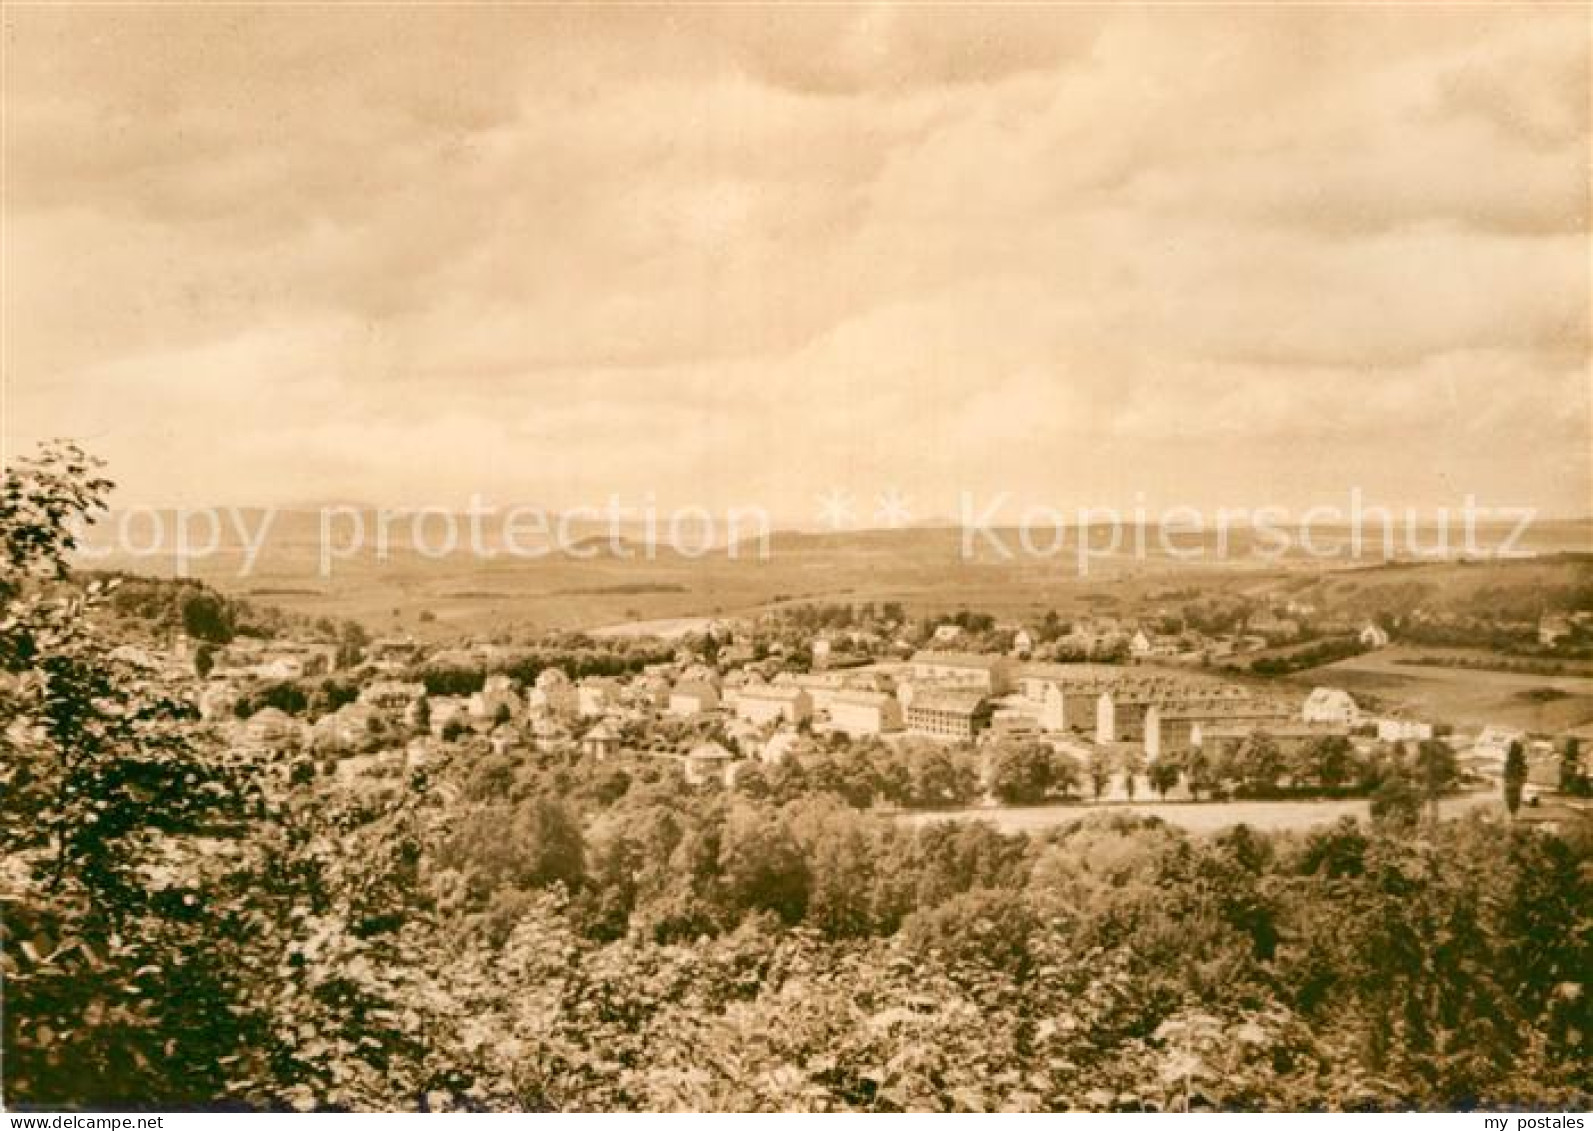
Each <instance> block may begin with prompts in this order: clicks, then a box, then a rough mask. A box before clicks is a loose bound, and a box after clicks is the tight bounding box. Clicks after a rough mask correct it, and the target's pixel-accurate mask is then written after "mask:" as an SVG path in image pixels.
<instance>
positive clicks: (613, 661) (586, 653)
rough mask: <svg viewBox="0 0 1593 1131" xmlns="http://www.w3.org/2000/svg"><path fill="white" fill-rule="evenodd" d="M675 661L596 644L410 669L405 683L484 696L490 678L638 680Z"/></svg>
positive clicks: (666, 652)
mask: <svg viewBox="0 0 1593 1131" xmlns="http://www.w3.org/2000/svg"><path fill="white" fill-rule="evenodd" d="M674 656H675V653H674V649H673V648H672V647H670V646H668V645H665V644H659V643H656V642H647V641H617V642H615V643H614V644H613V645H611V646H606V647H605V646H598V645H595V644H593V645H587V646H581V645H572V646H570V647H562V648H532V649H523V650H519V651H517V652H516V654H515V655H514V656H513V657H511V658H508V659H502V660H493V661H483V662H481V663H475V664H459V663H434V662H428V663H423V664H419V665H417V666H416V667H414V668H413V669H411V670H410V672H409V673H408V675H407V676H406V677H405V678H407V679H410V680H413V681H415V682H417V683H422V684H425V686H426V693H427V694H428V695H473V694H474V693H475V692H477V691H480V690H481V688H482V686H483V685H484V684H485V683H486V679H487V677H488V676H489V675H507V676H509V677H511V678H512V679H515V680H518V681H519V682H520V683H522V684H524V685H525V686H528V687H529V686H530V685H531V684H533V683H535V682H536V679H537V676H539V675H541V674H542V673H543V672H545V671H549V670H555V669H556V670H558V671H561V672H563V673H564V674H565V675H566V676H568V677H569V678H570V679H571V680H581V679H586V678H589V677H593V676H605V677H611V678H618V677H623V676H632V675H635V674H636V673H638V672H640V671H642V669H644V668H646V667H647V666H648V665H650V664H661V663H667V662H668V661H670V660H672V659H674Z"/></svg>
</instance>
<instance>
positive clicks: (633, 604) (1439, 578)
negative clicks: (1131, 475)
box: [85, 512, 1593, 640]
mask: <svg viewBox="0 0 1593 1131" xmlns="http://www.w3.org/2000/svg"><path fill="white" fill-rule="evenodd" d="M239 521H240V524H241V525H242V526H243V527H244V528H245V529H247V530H252V531H256V532H259V531H262V530H266V531H267V536H264V537H261V538H260V539H259V543H258V544H259V545H260V547H261V548H260V552H259V554H258V556H257V557H256V558H255V560H253V561H252V562H250V563H247V568H246V554H245V552H244V551H243V549H242V548H241V545H242V544H243V542H242V540H241V539H240V536H239V535H238V534H237V533H235V532H232V531H227V532H225V537H224V538H223V540H222V542H221V544H220V546H219V547H218V548H217V549H216V550H215V551H214V552H211V553H208V554H206V555H202V556H196V557H194V558H193V559H192V560H191V562H190V573H191V575H192V576H195V577H197V578H199V579H201V580H203V581H206V582H208V583H210V584H212V585H215V586H216V587H217V588H219V589H221V590H223V591H224V592H227V593H228V594H230V595H234V596H240V597H244V598H248V599H251V600H258V601H261V602H264V603H268V604H274V605H278V606H281V607H283V608H285V609H288V610H290V611H294V612H299V613H304V614H307V615H310V616H331V617H351V618H354V619H357V620H361V621H363V622H365V623H366V624H367V625H369V626H370V627H372V628H373V629H376V630H378V631H385V630H388V629H393V628H401V629H402V630H404V631H406V632H410V633H413V634H415V635H416V636H419V637H422V638H429V639H434V640H445V639H454V638H458V637H460V636H464V635H498V634H502V633H505V632H517V633H525V634H531V633H536V632H541V631H547V630H551V629H593V628H598V627H605V626H618V625H625V624H629V623H632V622H637V621H651V620H666V621H674V620H677V619H680V618H694V617H715V616H734V615H745V614H750V613H755V612H758V611H760V610H763V609H767V608H769V607H771V606H775V605H779V604H784V603H791V602H807V601H846V602H863V601H880V602H883V601H899V602H901V603H902V604H903V605H904V606H905V607H906V608H907V609H908V611H909V612H911V613H915V614H922V613H933V612H949V611H954V610H955V609H957V608H959V607H968V608H973V609H978V610H980V611H984V612H989V613H992V614H994V615H995V616H997V617H999V618H1004V619H1007V618H1010V619H1024V618H1037V617H1039V616H1042V615H1043V614H1044V613H1045V612H1046V611H1047V610H1049V609H1055V610H1057V612H1058V613H1059V614H1061V615H1062V616H1063V617H1069V616H1076V615H1080V614H1083V613H1086V612H1094V613H1104V614H1123V615H1140V614H1143V613H1150V612H1155V611H1156V610H1158V609H1177V608H1178V607H1179V606H1180V605H1181V604H1182V603H1184V602H1186V601H1188V600H1191V599H1195V598H1202V597H1222V596H1243V597H1246V598H1252V599H1267V600H1278V601H1286V600H1300V601H1308V602H1311V603H1313V604H1315V605H1316V606H1317V607H1318V608H1319V609H1322V610H1324V611H1327V610H1332V611H1334V612H1336V613H1338V614H1340V615H1344V616H1349V617H1361V616H1366V615H1371V614H1372V613H1374V612H1376V611H1379V610H1383V609H1389V608H1393V609H1400V610H1405V609H1409V608H1410V607H1412V606H1413V605H1414V604H1415V603H1417V602H1421V603H1424V604H1427V605H1430V606H1432V607H1434V608H1438V609H1442V608H1445V607H1469V606H1471V605H1475V604H1476V603H1478V602H1483V601H1485V602H1489V603H1491V604H1497V603H1499V602H1501V601H1506V600H1508V601H1513V602H1521V601H1528V600H1533V599H1535V598H1534V595H1536V594H1541V593H1543V592H1545V591H1547V590H1549V589H1553V588H1556V587H1558V588H1559V589H1561V590H1562V591H1563V590H1564V589H1566V588H1567V587H1572V586H1582V587H1586V588H1589V589H1590V590H1593V558H1589V557H1588V556H1586V555H1585V554H1584V555H1583V556H1580V557H1578V556H1570V552H1572V551H1581V550H1586V549H1587V548H1588V547H1589V546H1590V545H1593V536H1590V532H1589V528H1588V525H1587V524H1585V523H1575V524H1564V525H1559V526H1556V525H1548V526H1545V527H1544V528H1543V529H1542V530H1541V531H1538V532H1534V533H1535V536H1536V537H1537V538H1538V541H1536V542H1534V543H1533V544H1532V548H1533V550H1534V551H1535V552H1537V553H1539V554H1542V555H1547V556H1544V557H1539V558H1534V559H1520V560H1512V561H1494V562H1476V563H1461V562H1456V561H1440V562H1425V563H1414V564H1412V563H1397V564H1387V565H1355V564H1352V563H1350V562H1348V561H1345V560H1328V561H1321V560H1314V559H1310V558H1305V557H1301V556H1285V557H1281V558H1277V559H1275V560H1273V559H1268V558H1264V557H1258V556H1255V555H1252V554H1249V553H1246V552H1244V546H1243V545H1242V544H1239V543H1237V542H1236V543H1235V544H1234V545H1233V546H1232V547H1231V552H1230V553H1229V554H1228V555H1227V556H1219V555H1217V554H1215V553H1212V554H1208V555H1206V556H1203V557H1198V558H1180V557H1172V556H1168V555H1167V554H1165V553H1160V552H1158V551H1157V550H1156V545H1155V539H1154V537H1153V538H1151V539H1150V540H1149V545H1148V547H1147V549H1146V552H1145V554H1143V555H1141V554H1139V553H1138V552H1136V551H1135V550H1134V548H1133V545H1132V542H1129V541H1125V543H1124V545H1123V547H1122V548H1121V549H1120V550H1119V551H1118V552H1116V553H1113V554H1110V555H1103V556H1094V557H1091V558H1090V560H1089V562H1088V566H1087V570H1085V571H1081V569H1080V565H1079V560H1078V557H1077V555H1076V553H1075V551H1074V545H1075V541H1074V538H1073V537H1072V536H1071V535H1070V538H1069V545H1068V546H1067V547H1066V548H1064V549H1063V551H1062V552H1060V553H1058V554H1057V555H1056V556H1054V557H1045V558H1042V557H1031V556H1025V555H1022V554H1018V555H1015V556H1012V557H1002V556H1000V555H998V554H994V553H989V552H982V553H976V554H975V555H974V556H972V557H965V556H964V554H963V552H962V551H963V539H962V535H961V532H960V531H958V530H956V529H945V528H920V529H909V530H893V531H860V532H852V533H845V534H805V533H789V532H776V533H775V534H773V535H772V537H771V538H770V539H769V542H768V545H767V547H766V552H764V553H760V550H759V548H758V547H756V546H742V547H740V548H739V550H738V551H737V552H735V553H732V552H731V551H729V550H726V549H723V548H720V549H715V550H711V551H709V552H706V553H704V554H702V555H700V556H695V557H693V556H687V555H682V554H677V553H674V552H672V551H669V550H657V551H656V552H655V553H654V554H653V555H652V556H649V555H648V554H646V553H645V552H643V551H642V549H641V547H640V546H639V545H638V544H636V543H634V542H623V541H622V543H621V545H620V547H619V549H620V552H621V554H628V555H629V556H617V555H616V554H615V553H614V552H613V550H612V549H611V547H610V546H609V545H608V540H607V539H606V538H602V539H599V538H597V537H596V535H594V536H593V538H592V539H589V540H588V541H589V543H590V544H586V545H582V546H581V547H579V548H578V551H577V553H551V552H550V553H546V554H544V555H543V556H539V557H526V556H509V555H505V554H503V553H501V552H499V551H498V548H497V547H495V546H493V545H491V544H489V545H488V546H487V549H488V551H489V554H490V556H488V555H479V554H476V553H473V552H470V551H469V549H468V548H466V549H462V550H459V551H458V552H453V553H449V554H444V555H436V556H428V555H427V554H426V553H423V552H421V551H420V550H419V549H417V548H416V547H415V546H413V545H411V544H409V543H408V542H406V541H405V540H403V539H396V540H395V541H394V543H393V544H392V545H391V546H390V547H389V548H388V551H387V553H386V554H385V555H379V554H377V553H376V552H375V550H374V548H373V547H369V546H366V547H364V548H363V549H361V550H360V551H359V552H357V553H356V552H350V553H348V554H347V556H332V557H331V558H329V559H323V555H322V543H323V538H322V533H323V532H322V530H321V529H320V524H319V522H318V521H317V520H316V518H315V516H314V515H313V514H309V513H307V512H282V513H281V514H279V515H277V516H276V517H275V519H274V520H273V521H272V522H271V523H270V524H269V527H268V528H267V527H266V525H265V519H264V517H263V516H262V515H259V514H253V515H246V516H244V517H243V518H241V519H240V520H239ZM168 525H169V524H168ZM995 534H996V536H997V537H998V538H1001V539H1003V540H1004V541H1006V542H1008V543H1015V542H1016V535H1015V534H1014V532H1012V531H996V532H995ZM1092 542H1093V543H1099V544H1102V545H1104V544H1105V538H1104V536H1102V537H1099V538H1095V539H1093V540H1092ZM981 545H982V544H981ZM1213 549H1214V548H1213ZM85 564H92V565H93V566H94V567H97V568H120V569H127V570H130V571H133V572H137V573H148V574H158V575H170V574H172V573H173V572H174V565H175V563H174V560H173V559H172V558H171V557H170V556H169V555H168V556H164V557H162V556H158V555H151V556H129V555H125V554H124V555H111V556H109V557H96V558H95V559H94V560H93V561H92V562H91V563H85ZM423 614H425V615H424V616H423ZM631 631H633V632H634V631H636V630H635V629H632V630H631Z"/></svg>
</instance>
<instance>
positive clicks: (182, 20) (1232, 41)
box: [3, 6, 1593, 520]
mask: <svg viewBox="0 0 1593 1131" xmlns="http://www.w3.org/2000/svg"><path fill="white" fill-rule="evenodd" d="M3 19H4V36H5V64H6V66H5V90H4V116H5V162H6V164H5V186H4V187H5V205H4V207H5V249H4V269H5V293H4V317H5V339H4V342H5V344H4V353H5V356H4V369H5V380H6V402H5V421H4V430H5V440H6V444H7V448H8V451H9V450H15V449H16V448H18V447H19V446H22V445H27V444H31V443H32V442H33V441H34V440H36V439H37V438H39V437H41V436H49V435H70V436H75V437H79V438H81V439H82V440H83V441H85V442H86V443H87V444H88V445H89V446H90V447H91V448H93V449H94V450H96V451H98V452H99V453H101V454H103V455H104V456H106V457H107V458H108V459H109V460H110V461H111V462H112V470H113V474H114V476H115V478H117V479H118V480H119V481H120V483H121V484H122V489H121V496H120V501H121V502H122V503H124V504H130V503H158V504H185V505H188V504H200V503H210V502H221V503H261V504H280V503H304V502H312V501H314V502H323V501H332V500H353V501H360V502H367V503H377V504H394V505H421V504H432V503H443V504H450V503H454V502H458V501H461V500H463V499H465V498H466V497H468V496H469V495H470V494H472V493H479V494H481V495H483V496H485V497H486V498H488V499H490V500H494V501H515V502H528V501H530V502H539V503H543V504H545V505H551V506H569V505H575V504H586V503H592V502H601V501H602V500H604V499H606V498H607V497H608V496H609V495H611V494H619V495H621V496H622V497H624V498H626V499H628V500H632V501H634V500H639V499H641V498H642V497H643V496H644V495H646V494H647V493H651V495H652V496H653V497H654V498H656V499H658V500H659V502H660V503H661V504H663V505H675V504H679V503H684V502H695V503H701V504H704V505H707V506H710V507H721V506H725V505H729V504H733V503H758V504H761V505H764V506H766V507H768V508H770V509H771V510H773V511H775V512H776V513H777V514H778V515H781V516H787V517H790V518H792V519H796V520H800V519H803V518H811V517H812V512H813V510H814V506H815V496H817V495H819V494H820V493H822V492H825V491H828V490H830V489H832V488H842V489H846V490H849V491H851V492H853V493H855V494H856V495H857V496H858V497H859V498H860V499H863V500H867V499H869V498H871V497H872V496H873V494H874V493H875V492H878V491H882V490H886V489H889V488H892V487H894V488H898V489H900V490H902V491H904V492H906V493H907V494H909V495H910V496H912V498H913V499H914V506H915V507H916V508H917V510H918V512H919V514H920V516H928V515H930V514H951V513H953V512H954V511H955V508H956V498H957V493H958V492H959V491H961V490H967V491H971V492H973V493H974V494H975V496H976V497H979V498H991V497H993V496H994V495H995V493H996V492H1008V493H1010V494H1011V495H1012V497H1014V498H1018V499H1033V500H1038V501H1043V502H1048V503H1052V504H1055V505H1058V506H1063V507H1069V508H1071V507H1073V506H1076V505H1081V504H1090V505H1095V504H1119V505H1121V504H1122V503H1123V502H1124V501H1126V500H1130V499H1132V498H1134V497H1135V496H1136V495H1138V494H1141V493H1143V495H1144V496H1145V497H1146V498H1147V499H1149V500H1151V501H1152V502H1153V503H1154V502H1178V503H1190V504H1193V505H1196V506H1215V505H1220V504H1221V505H1252V506H1253V505H1260V504H1263V503H1270V504H1277V505H1283V506H1289V507H1303V506H1305V505H1308V504H1310V503H1312V502H1315V501H1319V500H1327V501H1335V500H1342V499H1343V498H1344V495H1345V493H1346V492H1347V491H1348V490H1349V489H1350V488H1351V487H1354V486H1358V487H1360V488H1361V489H1362V490H1363V491H1364V492H1365V493H1366V494H1367V496H1368V497H1371V498H1374V499H1381V500H1385V501H1388V502H1391V503H1398V504H1411V505H1416V506H1422V507H1431V506H1434V505H1438V504H1443V503H1447V502H1458V501H1459V500H1460V499H1461V497H1462V496H1463V495H1465V494H1467V493H1471V494H1476V495H1478V496H1480V497H1481V499H1482V500H1483V501H1484V502H1495V503H1500V504H1518V503H1527V504H1532V505H1536V506H1539V507H1542V508H1544V509H1546V510H1549V511H1557V512H1585V511H1586V510H1587V509H1588V506H1589V499H1590V497H1593V471H1590V462H1589V461H1590V440H1593V429H1590V403H1589V399H1590V397H1589V371H1588V368H1587V366H1588V337H1589V325H1588V321H1589V250H1588V236H1589V201H1588V185H1589V121H1588V117H1589V35H1588V31H1589V28H1588V16H1587V13H1586V11H1585V9H1580V8H1576V7H1569V8H1561V9H1552V8H1541V7H1538V8H1525V7H1518V8H1505V9H1491V10H1490V9H1483V8H1479V7H1454V8H1443V7H1426V6H1422V7H1417V6H1399V7H1394V8H1385V9H1373V8H1368V7H1353V8H1339V9H1328V8H1323V7H1293V8H1286V9H1271V10H1269V9H1263V8H1257V7H1242V6H1230V7H1208V8H1202V9H1199V10H1191V9H1171V8H1166V7H1163V8H1147V9H1139V10H1133V11H1125V10H1118V11H1115V12H1113V11H1109V10H1103V11H1100V12H1096V11H1092V10H1089V9H1084V8H1078V7H1067V8H1060V7H1059V8H1052V9H1049V10H1048V9H1044V8H1037V7H1017V8H1007V9H1000V10H989V9H987V10H984V11H973V10H962V11H958V10H956V9H947V8H935V9H925V8H918V9H905V8H900V7H889V6H884V7H857V8H838V7H810V8H802V9H792V8H781V9H776V8H772V7H771V8H760V7H739V8H696V9H680V10H660V9H647V8H624V9H606V10H604V9H597V8H590V7H588V8H572V9H552V8H535V9H532V8H502V7H499V8H488V7H483V8H463V7H447V8H441V7H434V8H407V9H406V8H402V7H398V6H394V7H391V8H383V7H360V8H355V9H345V10H342V11H334V10H331V9H315V8H307V7H280V8H276V9H260V10H251V9H245V8H237V7H232V8H225V9H219V10H203V9H200V8H197V7H195V8H182V7H160V8H148V9H143V10H139V9H133V8H107V7H75V8H47V7H31V8H21V7H16V6H8V7H7V8H6V9H5V11H4V14H3ZM865 506H866V503H865Z"/></svg>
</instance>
